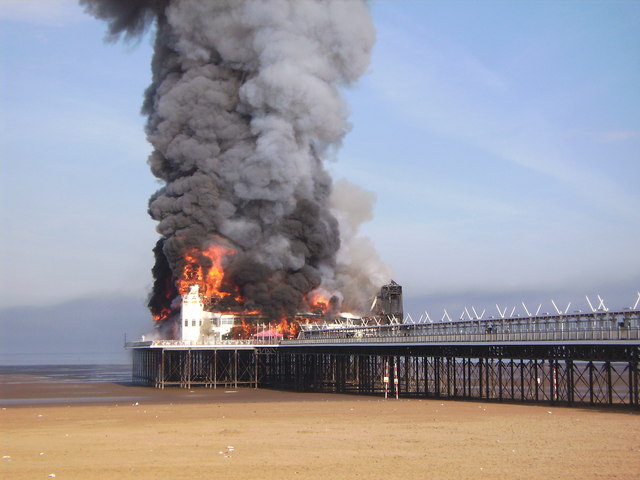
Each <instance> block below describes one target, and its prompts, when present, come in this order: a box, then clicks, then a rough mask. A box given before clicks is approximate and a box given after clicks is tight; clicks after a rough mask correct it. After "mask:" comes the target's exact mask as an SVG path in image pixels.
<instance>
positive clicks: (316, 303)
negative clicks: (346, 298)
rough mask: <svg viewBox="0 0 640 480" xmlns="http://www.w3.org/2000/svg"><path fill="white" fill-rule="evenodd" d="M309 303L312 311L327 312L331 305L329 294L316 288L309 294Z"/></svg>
mask: <svg viewBox="0 0 640 480" xmlns="http://www.w3.org/2000/svg"><path fill="white" fill-rule="evenodd" d="M306 300H307V305H309V309H310V310H311V311H317V310H319V311H320V312H321V313H327V312H328V311H329V309H330V307H331V305H330V299H329V296H328V295H327V294H326V292H324V291H322V290H314V291H313V292H310V293H309V294H308V295H307V298H306Z"/></svg>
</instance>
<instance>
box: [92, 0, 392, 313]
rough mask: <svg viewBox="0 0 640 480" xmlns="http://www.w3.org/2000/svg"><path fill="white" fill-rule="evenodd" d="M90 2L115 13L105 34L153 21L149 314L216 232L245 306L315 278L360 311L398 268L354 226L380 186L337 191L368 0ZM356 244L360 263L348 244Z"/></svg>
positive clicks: (148, 96)
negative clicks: (336, 158) (333, 172)
mask: <svg viewBox="0 0 640 480" xmlns="http://www.w3.org/2000/svg"><path fill="white" fill-rule="evenodd" d="M80 1H81V3H82V4H83V5H84V6H85V8H86V10H87V11H88V12H89V13H91V14H93V15H94V16H96V17H98V18H101V19H104V20H106V21H107V23H108V35H107V38H108V39H109V40H117V39H118V38H120V37H124V38H125V39H133V38H136V37H137V36H138V35H140V34H141V33H142V32H145V31H146V30H147V29H148V28H149V26H150V25H151V24H153V23H154V22H155V52H154V57H153V61H152V74H153V78H152V83H151V85H150V86H149V88H148V89H147V91H146V93H145V100H144V104H143V112H144V113H145V114H146V115H147V116H148V121H147V126H146V132H147V136H148V139H149V142H150V143H151V144H152V146H153V148H154V150H153V153H152V154H151V155H150V157H149V165H150V167H151V171H152V172H153V174H154V175H155V176H156V177H157V178H159V179H160V180H162V181H163V184H164V186H163V187H162V188H160V190H158V191H157V192H156V193H155V194H154V195H153V196H152V197H151V199H150V201H149V214H150V215H151V217H152V218H153V219H154V220H156V221H157V222H158V226H157V230H158V233H159V234H160V235H161V239H160V241H159V242H158V244H157V245H156V248H155V250H154V251H155V256H156V266H155V267H154V269H153V273H154V279H155V280H154V291H153V292H152V294H151V300H150V302H149V307H150V309H151V310H152V313H153V314H154V315H160V314H161V313H162V312H165V311H166V310H167V309H170V308H171V304H172V300H173V298H172V297H175V296H177V295H178V291H177V290H176V287H175V280H176V279H177V278H181V276H182V275H183V274H184V272H185V269H187V268H188V264H189V263H190V262H193V261H192V260H187V259H186V258H185V257H186V253H187V252H189V251H193V250H194V249H195V250H199V249H203V248H206V246H207V245H209V244H211V243H216V244H223V245H224V246H225V247H227V248H229V249H231V250H233V251H234V252H235V253H234V254H233V255H229V256H228V257H226V258H225V269H224V271H225V277H224V285H225V287H224V288H227V289H229V290H230V291H234V292H235V293H234V295H235V294H239V295H240V296H241V297H242V298H243V303H244V307H246V308H247V309H250V310H251V309H259V310H261V311H263V312H264V313H266V314H267V315H269V316H271V317H280V316H282V315H289V314H292V313H295V312H297V311H300V310H304V309H306V308H308V305H307V304H306V301H307V300H306V299H307V296H308V294H309V293H310V292H312V291H314V290H317V289H320V290H321V291H323V292H326V293H327V294H328V295H329V296H331V297H333V300H332V301H333V304H336V303H339V302H343V306H347V308H361V307H362V306H363V305H364V304H365V303H366V299H367V297H369V296H370V295H372V294H373V293H374V292H375V291H376V288H377V287H378V286H379V285H381V284H382V283H383V282H384V280H385V278H388V277H387V275H388V272H387V269H386V268H384V266H382V265H381V264H380V262H379V261H378V258H377V256H376V255H375V252H374V251H373V250H372V249H371V248H370V245H369V244H368V243H367V242H366V241H365V242H363V241H362V239H358V238H357V237H356V236H355V235H356V234H357V229H358V225H359V222H360V221H361V220H358V218H359V217H360V216H362V217H363V218H364V217H367V216H368V215H369V213H370V210H371V203H372V201H373V197H372V196H370V197H369V196H367V195H368V194H366V192H364V193H363V192H362V190H360V189H358V187H355V186H347V187H346V194H345V190H344V188H343V195H340V196H339V197H340V199H341V200H342V201H340V199H338V200H336V198H334V196H333V194H332V192H333V185H332V180H331V178H330V176H329V175H328V173H327V171H326V170H325V168H324V166H323V161H324V160H325V159H326V158H327V157H328V156H330V155H331V153H332V151H334V150H335V148H336V147H337V146H338V145H339V144H340V142H341V140H342V138H343V136H344V135H345V133H346V132H347V130H348V123H347V120H346V118H347V109H346V106H345V104H344V102H343V101H342V98H341V96H340V93H339V88H340V87H342V86H345V85H348V84H350V83H352V82H354V81H355V80H356V79H357V78H358V77H359V76H360V75H361V74H362V73H363V72H364V70H365V69H366V67H367V65H368V63H369V57H370V52H371V48H372V45H373V41H374V36H375V34H374V29H373V26H372V23H371V19H370V16H369V12H368V10H367V6H366V5H365V3H364V2H363V1H361V0H246V1H243V0H209V1H205V0H173V1H170V0H155V1H154V0H145V1H129V0H120V1H117V0H80ZM349 192H351V193H353V195H355V197H354V198H355V202H352V201H351V198H350V195H349ZM351 203H353V204H354V205H350V204H351ZM363 212H364V213H363ZM341 236H342V242H341ZM353 241H355V242H356V244H357V245H354V244H353ZM349 249H351V251H352V252H353V251H354V250H355V249H357V250H358V252H359V257H360V258H359V259H358V261H357V262H354V261H353V259H351V258H347V256H346V254H345V253H341V252H347V251H349ZM345 292H349V293H348V294H347V293H345ZM236 297H237V295H236ZM236 297H234V298H236ZM225 298H226V297H225ZM224 301H226V302H231V303H233V301H231V300H229V299H228V298H226V299H225V300H223V302H224Z"/></svg>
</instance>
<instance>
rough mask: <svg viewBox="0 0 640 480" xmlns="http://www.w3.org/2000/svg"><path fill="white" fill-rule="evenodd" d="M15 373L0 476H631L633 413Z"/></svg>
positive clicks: (0, 415)
mask: <svg viewBox="0 0 640 480" xmlns="http://www.w3.org/2000/svg"><path fill="white" fill-rule="evenodd" d="M7 377H8V376H7ZM11 380H13V381H11ZM16 380H18V379H16V378H6V377H5V378H2V379H0V381H1V382H2V384H1V385H0V389H1V390H0V406H1V407H2V409H1V410H0V422H1V425H2V427H1V437H0V438H1V442H0V456H2V457H3V458H2V460H1V461H0V478H3V479H4V478H6V479H16V480H19V479H30V480H31V479H38V478H53V477H49V475H51V474H55V478H58V479H123V478H124V479H152V478H153V479H157V478H164V479H182V478H185V479H186V478H189V479H194V478H216V479H239V478H246V479H254V478H260V479H283V478H301V479H334V478H335V479H344V478H349V479H351V478H353V479H359V478H361V479H387V478H395V479H434V480H438V479H447V480H450V479H485V478H486V479H498V478H500V479H502V478H504V479H542V478H553V479H576V478H580V479H615V478H619V479H640V412H637V411H635V412H630V411H628V410H595V409H577V408H560V407H549V406H545V405H542V406H538V405H536V406H531V405H513V404H512V405H507V404H495V403H481V402H458V401H439V400H403V399H400V400H395V399H388V400H384V399H382V398H379V397H360V396H347V395H328V394H304V393H288V392H278V391H270V390H254V389H239V390H225V389H216V390H212V389H193V390H191V391H190V390H181V389H175V388H174V389H166V390H156V389H153V388H145V387H132V386H126V385H117V384H110V383H94V384H91V383H52V384H37V383H30V382H29V379H28V378H22V379H20V381H16Z"/></svg>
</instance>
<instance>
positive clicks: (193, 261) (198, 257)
mask: <svg viewBox="0 0 640 480" xmlns="http://www.w3.org/2000/svg"><path fill="white" fill-rule="evenodd" d="M235 253H236V252H235V250H232V249H230V248H225V247H223V246H220V245H215V244H213V243H211V244H209V246H208V247H207V248H205V249H204V250H197V249H195V248H192V249H191V250H189V251H187V253H186V255H185V262H186V265H185V267H184V269H183V270H182V274H181V275H180V278H178V279H177V280H176V287H177V288H178V292H179V293H180V294H182V295H184V294H187V293H189V288H190V287H191V285H194V284H196V283H197V284H198V285H200V292H201V293H202V294H203V295H204V296H205V297H210V298H213V299H220V298H223V297H226V296H229V295H231V293H230V292H229V291H224V290H222V285H223V280H224V269H223V264H224V261H225V259H226V258H227V257H228V256H231V255H234V254H235Z"/></svg>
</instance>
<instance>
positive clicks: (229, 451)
mask: <svg viewBox="0 0 640 480" xmlns="http://www.w3.org/2000/svg"><path fill="white" fill-rule="evenodd" d="M234 450H235V447H234V446H233V445H227V449H226V450H225V451H220V452H218V453H219V454H220V455H224V458H231V454H232V453H233V452H234Z"/></svg>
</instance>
